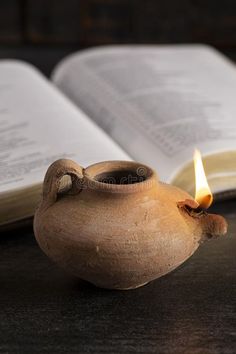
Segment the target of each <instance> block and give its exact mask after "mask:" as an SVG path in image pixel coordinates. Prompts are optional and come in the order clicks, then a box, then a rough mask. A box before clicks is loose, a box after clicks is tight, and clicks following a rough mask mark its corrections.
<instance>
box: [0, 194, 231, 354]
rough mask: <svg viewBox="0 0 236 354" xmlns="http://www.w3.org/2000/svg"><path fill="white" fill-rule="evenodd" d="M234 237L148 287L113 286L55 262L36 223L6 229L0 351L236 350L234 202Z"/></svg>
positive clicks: (192, 353)
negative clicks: (100, 285)
mask: <svg viewBox="0 0 236 354" xmlns="http://www.w3.org/2000/svg"><path fill="white" fill-rule="evenodd" d="M214 209H215V210H216V211H217V212H220V213H222V214H224V215H225V216H226V218H227V220H228V223H229V232H228V235H227V236H225V237H222V238H219V239H215V240H210V241H208V242H206V243H205V244H203V245H202V246H201V247H200V248H199V250H198V251H197V252H196V253H195V254H194V255H193V256H192V257H191V258H190V259H189V260H188V261H187V262H186V263H184V264H183V265H182V266H180V267H179V268H178V269H176V270H175V271H173V272H172V273H170V274H169V275H166V276H164V277H162V278H160V279H158V280H156V281H154V282H152V283H150V284H148V285H146V286H144V287H142V288H139V289H136V290H130V291H108V290H103V289H99V288H96V287H94V286H92V285H90V284H88V283H86V282H83V281H80V280H78V279H76V278H74V277H72V276H70V275H68V274H66V273H64V271H62V270H61V269H60V268H58V267H57V266H56V265H54V264H53V263H52V262H51V261H50V260H49V259H48V258H47V257H46V256H45V255H44V254H43V253H42V252H41V250H40V249H39V247H38V246H37V244H36V241H35V239H34V236H33V233H32V231H31V229H22V230H16V231H13V232H8V233H2V234H1V235H0V284H1V291H0V339H1V340H0V352H1V353H145V354H148V353H161V354H166V353H168V354H169V353H170V354H174V353H180V354H185V353H186V354H213V353H214V354H216V353H217V354H235V353H236V234H235V233H236V218H235V216H236V201H227V202H224V203H220V204H218V205H216V206H215V208H214Z"/></svg>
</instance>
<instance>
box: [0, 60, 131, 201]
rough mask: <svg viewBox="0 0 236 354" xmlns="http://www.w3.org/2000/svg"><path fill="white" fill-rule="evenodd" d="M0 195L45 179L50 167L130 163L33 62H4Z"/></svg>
mask: <svg viewBox="0 0 236 354" xmlns="http://www.w3.org/2000/svg"><path fill="white" fill-rule="evenodd" d="M0 78H1V81H0V146H1V148H0V170H1V173H0V196H1V194H4V192H5V193H6V192H9V191H13V190H18V189H21V188H24V187H29V186H30V185H35V184H37V183H41V182H42V181H43V178H44V175H45V172H46V170H47V168H48V166H49V164H50V163H52V162H53V161H54V160H56V159H59V158H70V159H73V160H75V161H77V162H78V163H79V164H81V165H82V166H83V167H86V166H88V165H90V164H92V163H95V162H98V161H101V160H116V159H118V160H120V159H126V160H127V159H130V158H129V156H128V155H127V154H126V153H125V152H124V151H123V150H122V149H121V148H120V147H119V146H118V145H117V144H116V143H115V142H113V141H112V140H111V139H110V138H109V137H108V136H107V134H106V133H105V132H104V131H103V130H101V129H100V128H99V127H98V126H97V125H95V124H94V123H93V122H92V121H91V120H90V119H89V118H88V117H87V116H86V115H85V114H84V113H83V112H82V111H81V110H79V109H78V108H77V107H76V106H74V105H73V104H72V103H71V102H70V101H69V100H68V99H67V98H66V97H65V96H64V95H63V94H62V93H60V92H59V91H58V90H57V89H56V88H55V87H54V86H53V85H52V84H51V83H50V82H49V81H48V80H47V79H46V78H44V77H43V75H41V74H40V73H39V72H38V71H37V70H36V69H34V68H33V67H31V66H30V65H28V64H25V63H23V62H18V61H10V60H6V61H5V60H4V61H1V62H0Z"/></svg>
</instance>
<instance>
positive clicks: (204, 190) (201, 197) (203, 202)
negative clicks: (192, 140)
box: [193, 149, 213, 209]
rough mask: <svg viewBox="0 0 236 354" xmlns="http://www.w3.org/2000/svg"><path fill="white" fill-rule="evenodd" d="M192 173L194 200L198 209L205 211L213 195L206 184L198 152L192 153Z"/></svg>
mask: <svg viewBox="0 0 236 354" xmlns="http://www.w3.org/2000/svg"><path fill="white" fill-rule="evenodd" d="M193 160H194V171H195V200H196V201H197V202H198V204H199V206H200V208H203V209H207V208H209V206H210V205H211V203H212V202H213V195H212V193H211V190H210V187H209V185H208V182H207V178H206V174H205V171H204V167H203V163H202V157H201V153H200V151H199V150H197V149H195V151H194V156H193Z"/></svg>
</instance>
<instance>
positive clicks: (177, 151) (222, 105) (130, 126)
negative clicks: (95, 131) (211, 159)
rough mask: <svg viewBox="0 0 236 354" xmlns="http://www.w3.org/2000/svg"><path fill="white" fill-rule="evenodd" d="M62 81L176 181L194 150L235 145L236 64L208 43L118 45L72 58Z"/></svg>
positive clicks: (57, 78)
mask: <svg viewBox="0 0 236 354" xmlns="http://www.w3.org/2000/svg"><path fill="white" fill-rule="evenodd" d="M53 80H54V82H55V83H56V85H57V86H58V87H59V88H60V89H61V90H62V91H63V92H64V93H65V94H66V95H67V96H69V97H70V98H71V99H72V100H73V101H74V102H75V103H76V104H77V105H78V106H80V107H81V108H82V109H83V111H85V112H86V113H87V114H88V115H89V116H90V117H91V118H92V119H93V120H94V121H95V122H96V123H97V124H98V125H99V126H101V127H102V128H103V129H104V130H105V131H106V132H107V133H108V134H109V135H110V136H111V137H112V138H113V139H114V140H116V141H117V142H118V143H119V144H120V145H121V146H122V147H123V148H124V149H125V150H126V151H127V152H128V153H129V154H130V155H131V156H132V157H133V158H134V159H136V160H139V161H142V162H144V163H147V164H150V165H151V166H153V167H154V168H156V169H157V171H158V174H159V176H160V178H161V179H162V180H164V181H170V180H172V178H173V176H174V175H175V174H176V172H177V171H178V170H179V169H180V168H181V166H183V163H184V162H187V161H190V160H191V159H192V155H193V150H194V148H195V147H197V148H199V149H200V150H201V151H202V153H203V154H209V153H215V152H218V151H222V150H232V149H235V141H236V120H235V117H236V105H235V92H236V70H235V67H234V65H233V64H232V63H231V62H230V61H228V60H227V59H225V58H224V57H223V56H222V55H221V54H219V53H218V52H217V51H215V50H214V49H212V48H210V47H207V46H203V45H185V46H184V45H181V46H177V45H176V46H174V45H172V46H121V47H119V46H114V47H107V48H98V49H92V50H87V51H84V52H82V53H77V54H74V55H71V56H69V57H68V58H66V59H65V60H63V61H62V63H61V64H59V65H58V67H57V68H56V70H55V71H54V75H53Z"/></svg>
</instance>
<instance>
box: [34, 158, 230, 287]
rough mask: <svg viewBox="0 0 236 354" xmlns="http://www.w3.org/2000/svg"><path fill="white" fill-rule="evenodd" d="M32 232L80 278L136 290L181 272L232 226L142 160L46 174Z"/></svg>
mask: <svg viewBox="0 0 236 354" xmlns="http://www.w3.org/2000/svg"><path fill="white" fill-rule="evenodd" d="M64 175H70V176H71V181H72V185H71V186H70V188H69V190H68V191H67V192H65V191H64V192H61V191H60V180H61V178H62V177H63V176H64ZM34 231H35V236H36V239H37V241H38V243H39V245H40V247H41V249H42V250H43V251H44V252H45V253H46V254H47V255H48V256H49V257H50V258H51V259H53V260H54V261H55V262H56V263H58V264H59V265H61V266H62V267H63V268H65V269H67V270H68V271H70V272H72V273H73V274H75V275H76V276H78V277H79V278H82V279H84V280H87V281H89V282H91V283H93V284H95V285H97V286H100V287H103V288H111V289H130V288H136V287H139V286H141V285H143V284H145V283H147V282H150V281H152V280H154V279H156V278H158V277H160V276H162V275H164V274H166V273H168V272H170V271H171V270H173V269H175V268H176V267H177V266H178V265H180V264H181V263H183V262H184V261H185V260H186V259H188V258H189V257H190V256H191V255H192V254H193V253H194V251H195V250H196V249H197V248H198V246H199V244H200V243H201V242H202V241H204V240H206V239H208V238H212V237H217V236H221V235H224V234H225V233H226V231H227V224H226V221H225V220H224V218H223V217H221V216H218V215H214V214H207V213H205V212H203V211H201V210H199V208H198V204H197V203H196V202H195V201H194V200H193V198H192V197H191V196H190V195H189V194H188V193H186V192H184V191H183V190H180V189H178V188H176V187H174V186H171V185H167V184H164V183H161V182H159V181H158V177H157V175H156V173H155V172H154V171H153V170H152V169H151V168H150V167H147V166H144V165H142V164H140V163H136V162H126V161H108V162H101V163H98V164H95V165H92V166H89V167H88V168H86V169H83V168H81V167H80V166H79V165H78V164H76V163H75V162H73V161H71V160H58V161H56V162H54V163H53V164H52V165H51V166H50V167H49V169H48V171H47V173H46V176H45V180H44V188H43V198H42V201H41V203H40V205H39V208H38V209H37V211H36V214H35V219H34Z"/></svg>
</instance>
